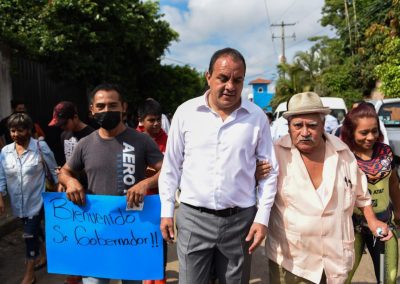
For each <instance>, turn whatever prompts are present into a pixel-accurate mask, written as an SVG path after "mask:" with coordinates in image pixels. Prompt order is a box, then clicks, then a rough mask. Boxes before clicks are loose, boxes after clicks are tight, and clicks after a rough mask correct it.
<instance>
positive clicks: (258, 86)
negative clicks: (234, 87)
mask: <svg viewBox="0 0 400 284" xmlns="http://www.w3.org/2000/svg"><path fill="white" fill-rule="evenodd" d="M269 84H271V81H270V80H266V79H261V78H257V79H255V80H253V81H251V82H250V83H249V85H252V86H253V102H254V103H255V104H256V105H258V106H259V107H260V108H262V109H263V110H266V111H272V107H271V106H270V102H271V100H272V97H273V96H274V94H273V93H268V85H269Z"/></svg>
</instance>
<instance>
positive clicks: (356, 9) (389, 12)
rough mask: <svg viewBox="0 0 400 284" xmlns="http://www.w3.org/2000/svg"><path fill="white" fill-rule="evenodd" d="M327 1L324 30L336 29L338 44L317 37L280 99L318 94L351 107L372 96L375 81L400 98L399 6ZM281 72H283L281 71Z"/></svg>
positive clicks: (374, 0) (280, 89)
mask: <svg viewBox="0 0 400 284" xmlns="http://www.w3.org/2000/svg"><path fill="white" fill-rule="evenodd" d="M347 12H348V18H347V15H346V11H345V5H344V2H343V0H326V1H325V5H324V7H323V9H322V13H323V17H322V19H321V24H322V25H323V26H332V27H334V28H335V30H336V34H337V37H336V38H327V37H316V38H312V39H310V40H313V41H315V42H316V44H315V45H314V46H313V47H312V48H311V49H310V51H307V52H303V53H300V55H299V54H297V55H296V56H295V58H294V59H293V64H292V65H293V66H292V69H296V70H298V71H297V73H296V78H303V79H302V81H301V83H298V84H299V86H297V87H296V88H289V87H288V86H293V83H292V84H289V83H288V82H287V80H289V81H291V80H292V79H291V75H290V74H289V73H286V74H285V77H284V78H280V79H279V80H278V82H277V92H276V93H277V98H274V101H284V100H286V99H287V98H288V97H290V96H291V95H293V94H295V93H296V92H298V91H299V90H307V89H309V90H314V91H316V92H317V93H319V94H320V95H321V96H337V97H342V98H344V99H345V100H346V102H347V103H348V104H350V103H351V102H353V101H355V100H359V99H361V98H362V96H363V95H365V94H370V92H371V91H372V89H374V88H375V84H376V81H378V80H379V81H381V82H382V85H381V87H380V90H381V91H383V93H384V94H385V97H398V96H399V94H400V67H399V66H400V59H399V57H398V54H399V51H400V39H399V32H400V29H399V21H400V1H398V0H393V1H391V0H357V1H354V0H353V1H350V0H347ZM278 68H279V67H278Z"/></svg>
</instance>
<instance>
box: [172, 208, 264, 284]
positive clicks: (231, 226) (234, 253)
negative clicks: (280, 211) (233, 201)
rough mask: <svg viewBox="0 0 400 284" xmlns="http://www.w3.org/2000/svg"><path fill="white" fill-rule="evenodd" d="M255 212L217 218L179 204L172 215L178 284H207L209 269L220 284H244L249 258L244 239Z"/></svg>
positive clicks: (249, 265) (253, 209)
mask: <svg viewBox="0 0 400 284" xmlns="http://www.w3.org/2000/svg"><path fill="white" fill-rule="evenodd" d="M256 210H257V209H256V207H255V206H252V207H249V208H246V209H244V210H243V211H241V212H239V213H236V214H234V215H232V216H229V217H219V216H216V215H214V214H210V213H206V212H200V211H198V210H196V209H193V208H191V207H189V206H187V205H185V204H182V203H181V204H180V206H179V209H178V212H177V215H176V226H177V230H178V246H177V250H178V258H179V283H182V284H208V283H209V279H210V273H211V271H212V269H213V270H215V271H214V273H215V274H216V277H217V278H218V280H219V283H220V284H224V283H228V284H236V283H237V284H248V283H249V279H250V269H251V255H249V253H248V248H249V243H247V242H246V241H245V238H246V236H247V234H248V232H249V230H250V227H251V225H252V223H253V220H254V217H255V214H256Z"/></svg>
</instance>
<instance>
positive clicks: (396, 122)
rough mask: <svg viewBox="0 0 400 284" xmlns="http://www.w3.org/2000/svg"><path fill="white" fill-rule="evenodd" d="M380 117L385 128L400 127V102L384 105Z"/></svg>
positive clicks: (380, 110) (379, 113)
mask: <svg viewBox="0 0 400 284" xmlns="http://www.w3.org/2000/svg"><path fill="white" fill-rule="evenodd" d="M378 116H379V118H380V119H381V120H382V121H383V123H384V124H385V126H391V127H400V102H393V103H384V104H383V105H382V107H381V108H380V109H379V112H378Z"/></svg>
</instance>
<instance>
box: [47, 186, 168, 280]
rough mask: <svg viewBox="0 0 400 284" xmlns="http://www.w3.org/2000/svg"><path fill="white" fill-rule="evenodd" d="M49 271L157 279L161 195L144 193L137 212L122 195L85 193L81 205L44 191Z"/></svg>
mask: <svg viewBox="0 0 400 284" xmlns="http://www.w3.org/2000/svg"><path fill="white" fill-rule="evenodd" d="M43 199H44V207H45V220H46V222H45V223H46V248H47V263H48V265H47V267H48V272H49V273H60V274H69V275H82V276H93V277H100V278H110V279H124V280H144V279H162V278H163V277H164V266H163V240H162V236H161V232H160V210H161V208H160V198H159V196H158V195H151V196H146V197H145V198H144V206H143V209H142V210H141V211H137V210H127V207H126V197H125V196H108V195H86V205H85V206H78V205H75V204H74V203H72V202H71V201H69V200H68V199H67V197H66V195H65V193H54V192H53V193H50V192H45V193H43Z"/></svg>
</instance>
